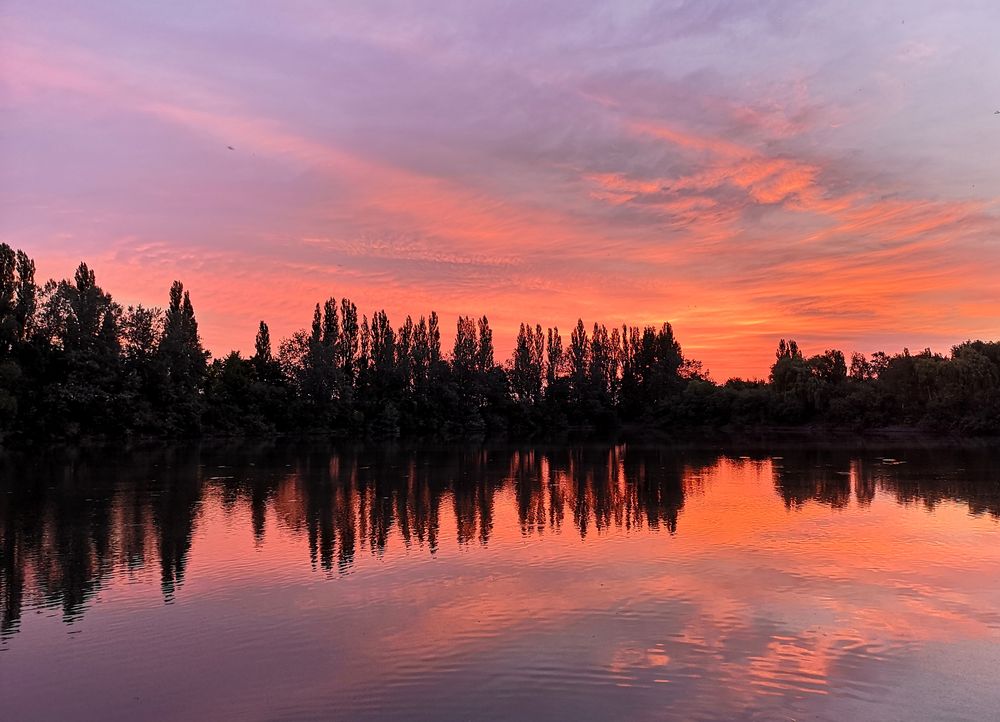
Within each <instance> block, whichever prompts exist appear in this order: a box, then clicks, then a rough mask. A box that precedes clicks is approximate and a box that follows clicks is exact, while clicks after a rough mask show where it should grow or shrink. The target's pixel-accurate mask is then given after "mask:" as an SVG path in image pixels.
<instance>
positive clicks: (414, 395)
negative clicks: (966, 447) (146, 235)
mask: <svg viewBox="0 0 1000 722" xmlns="http://www.w3.org/2000/svg"><path fill="white" fill-rule="evenodd" d="M34 275H35V265H34V263H33V262H32V260H31V259H30V258H28V256H27V255H26V254H25V253H24V252H22V251H15V250H14V249H12V248H11V247H10V246H8V245H6V244H0V434H2V435H3V438H5V439H7V440H8V441H17V440H26V439H53V438H70V439H72V438H78V437H81V436H98V435H102V436H122V435H128V434H140V435H151V436H171V437H177V436H197V435H202V434H224V435H247V434H252V435H260V434H275V433H321V434H329V435H335V436H355V437H361V436H366V437H375V438H391V437H398V436H436V437H460V436H481V435H496V434H508V435H513V436H539V435H547V434H551V433H553V432H558V431H560V430H565V429H569V428H586V429H594V430H608V429H614V428H617V427H620V426H622V425H630V426H636V427H642V428H651V429H652V428H655V429H665V430H671V431H678V430H684V429H700V428H711V429H730V428H732V429H739V428H744V429H745V428H751V429H756V428H764V427H794V426H819V427H823V426H829V427H839V428H847V429H852V430H863V429H870V428H879V427H888V426H905V427H913V428H921V429H925V430H928V431H934V432H942V433H963V434H984V435H987V434H996V433H998V432H1000V343H998V342H984V341H969V342H966V343H963V344H961V345H959V346H956V347H955V348H953V349H952V351H951V354H950V355H948V356H942V355H939V354H934V353H931V351H930V350H929V349H928V350H925V351H923V352H922V353H919V354H911V353H910V352H909V351H908V350H904V351H903V353H901V354H895V355H889V354H885V353H881V352H879V353H875V354H873V355H872V357H871V358H865V357H864V356H862V355H860V354H855V355H854V356H853V357H852V358H851V360H850V364H848V363H847V360H846V359H845V357H844V354H843V353H842V352H840V351H836V350H828V351H824V352H823V353H821V354H817V355H815V356H811V357H807V356H805V355H804V354H803V352H802V350H801V349H800V348H799V347H798V345H797V344H796V343H795V341H785V340H784V339H782V340H781V342H780V343H779V344H778V349H777V353H776V358H775V362H774V365H773V366H772V368H771V373H770V378H769V379H768V380H767V381H744V380H739V379H730V380H729V381H727V382H725V383H724V384H721V385H720V384H718V383H715V382H714V381H712V380H710V379H709V378H708V376H707V374H705V373H704V372H703V371H702V368H701V365H700V364H699V363H698V362H696V361H693V360H691V359H686V358H685V357H684V355H683V353H682V351H681V346H680V344H679V343H678V341H677V339H676V338H675V337H674V333H673V329H672V328H671V326H670V324H668V323H665V324H663V325H662V326H661V327H660V328H655V327H652V326H647V327H644V328H640V327H636V326H628V325H624V326H622V327H620V328H619V327H614V328H611V329H608V328H607V327H606V326H604V325H602V324H597V323H595V324H593V325H592V326H591V327H589V328H588V327H587V326H586V325H585V324H584V322H583V321H582V320H580V321H578V322H577V324H576V326H575V327H574V328H573V329H572V331H571V332H570V335H569V339H568V342H564V340H563V337H562V335H561V334H560V332H559V329H558V328H547V329H546V328H543V327H542V326H541V325H538V324H535V325H532V324H530V323H524V324H522V325H521V327H520V331H519V333H518V336H517V342H516V345H515V348H514V351H513V355H512V356H511V358H510V360H509V361H508V362H506V363H503V364H498V363H497V361H496V352H495V348H494V345H493V331H492V329H491V327H490V323H489V320H488V319H487V317H486V316H482V317H480V318H473V317H469V316H464V317H460V318H459V319H458V322H457V326H456V333H455V342H454V346H453V347H452V349H451V353H450V354H449V355H447V356H446V355H445V354H444V353H443V352H442V349H441V330H440V325H439V320H438V316H437V314H436V313H433V312H432V313H430V314H429V315H428V316H420V317H419V318H418V319H416V320H414V319H413V318H412V317H407V318H406V319H405V321H404V322H403V324H402V325H401V326H399V327H394V326H393V325H392V324H391V322H390V320H389V318H388V317H387V316H386V313H385V312H384V311H377V312H375V313H373V314H372V315H371V316H370V317H368V316H365V315H362V316H361V317H360V320H359V316H358V309H357V307H356V306H355V305H354V304H353V303H351V302H350V301H349V300H348V299H346V298H345V299H342V300H341V301H340V302H339V303H338V301H337V300H336V299H334V298H330V299H327V300H326V301H325V302H323V303H317V304H316V307H315V310H314V313H313V319H312V324H311V326H310V327H309V328H308V329H303V330H301V331H297V332H296V333H294V334H292V335H291V336H290V337H289V338H287V339H285V340H283V341H282V342H281V343H280V344H279V345H278V347H277V350H275V349H274V348H273V347H272V341H271V334H270V330H269V329H268V326H267V324H266V323H264V322H263V321H262V322H261V323H260V327H259V328H258V331H257V337H256V344H255V352H254V355H253V356H252V357H250V358H243V357H242V356H241V355H240V354H239V353H238V352H235V351H234V352H232V353H230V354H228V355H227V356H225V357H223V358H221V359H216V360H214V361H211V363H210V362H209V354H208V353H207V352H206V351H205V350H204V348H203V347H202V344H201V339H200V337H199V334H198V322H197V320H196V318H195V312H194V306H193V304H192V301H191V297H190V295H189V294H188V292H187V291H185V290H184V287H183V285H182V284H181V283H180V282H175V283H174V284H173V286H172V287H171V288H170V292H169V300H168V305H167V308H166V310H165V311H161V310H160V309H158V308H146V307H144V306H141V305H139V306H134V307H129V308H127V309H123V308H122V307H121V306H120V305H119V304H117V303H115V301H114V300H113V299H112V298H111V295H110V294H109V293H107V292H106V291H104V290H103V289H102V288H101V287H100V286H99V285H98V284H97V280H96V278H95V275H94V272H93V271H92V270H91V269H90V268H88V266H87V265H86V264H80V267H79V268H78V269H77V271H76V273H75V275H74V277H73V278H72V279H67V280H63V281H59V282H56V281H49V282H48V283H46V284H44V285H43V286H40V287H39V286H38V285H37V284H36V282H35V277H34Z"/></svg>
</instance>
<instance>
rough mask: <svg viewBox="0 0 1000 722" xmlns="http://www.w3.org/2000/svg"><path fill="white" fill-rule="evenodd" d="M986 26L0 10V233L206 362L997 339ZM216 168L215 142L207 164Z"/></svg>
mask: <svg viewBox="0 0 1000 722" xmlns="http://www.w3.org/2000/svg"><path fill="white" fill-rule="evenodd" d="M998 39H1000V3H997V2H963V3H948V4H946V3H940V2H934V3H931V2H912V1H910V2H879V3H870V2H866V3H860V2H858V3H854V2H828V1H824V0H820V1H819V2H803V3H789V2H781V3H779V2H757V3H751V2H672V3H628V2H616V3H591V2H582V1H579V0H574V2H537V1H536V2H472V1H470V0H466V1H465V2H424V3H416V2H362V3H358V2H352V3H339V2H281V3H246V2H239V3H237V2H225V1H213V2H209V3H205V2H190V1H186V0H182V1H179V2H170V3H150V2H104V1H102V0H88V1H87V2H69V1H68V0H66V1H63V2H52V1H48V0H31V1H30V2H29V1H27V0H5V1H4V2H3V3H2V4H0V112H2V114H3V122H2V126H0V239H2V240H5V241H7V242H8V243H11V244H12V245H14V246H15V247H19V248H23V249H25V250H26V251H28V252H29V253H30V254H31V255H33V256H34V257H35V258H36V260H37V262H38V266H39V275H40V276H41V277H42V278H47V277H50V276H57V277H63V276H67V275H69V274H71V273H72V270H73V268H74V267H75V265H76V263H78V262H79V261H80V260H86V261H88V262H89V263H90V264H91V265H92V266H93V267H94V268H95V269H96V271H97V274H98V280H99V282H100V283H102V285H103V286H104V287H105V288H106V289H107V290H109V291H111V292H112V293H113V294H114V295H115V297H116V298H117V299H119V300H120V301H122V302H125V303H132V302H136V301H140V300H141V301H143V302H145V303H147V304H149V303H154V304H160V305H162V304H164V303H165V301H166V292H167V289H168V287H169V284H170V282H171V280H173V279H174V278H179V279H181V280H183V281H184V282H185V284H186V285H187V286H188V287H189V288H190V289H191V292H192V298H193V300H194V303H195V309H196V311H197V312H198V316H199V319H200V322H201V329H202V335H203V337H204V340H205V342H206V344H207V345H208V347H209V348H210V349H211V350H212V351H213V352H215V353H216V354H220V353H224V352H225V351H228V350H229V349H230V348H241V349H243V350H246V349H248V348H252V343H253V335H254V333H255V330H256V324H257V321H258V320H259V319H261V318H263V319H265V320H267V321H268V322H269V323H270V324H271V327H272V335H274V336H276V337H280V336H283V335H286V334H288V333H290V332H291V331H293V330H294V329H295V328H298V327H301V326H304V325H306V324H307V323H308V322H309V320H310V318H311V308H312V305H313V304H314V303H315V302H316V301H317V300H321V299H323V298H326V297H327V296H331V295H332V296H336V297H341V296H343V295H348V296H350V297H351V298H352V299H354V300H355V301H356V302H357V303H358V305H359V308H360V309H361V311H363V312H365V313H369V314H370V313H371V312H372V311H374V310H376V309H377V308H382V307H384V308H386V310H387V311H388V312H389V315H390V318H391V319H392V320H393V321H394V322H396V323H397V324H398V323H401V322H402V320H403V318H404V316H405V314H406V313H412V314H414V315H416V314H419V313H426V312H427V311H429V310H430V309H432V308H434V309H436V310H437V311H438V312H439V313H440V314H441V315H442V318H443V320H444V323H445V325H446V327H450V326H451V325H452V324H453V322H454V316H455V315H457V314H459V313H484V312H485V313H488V314H489V316H490V319H491V322H492V323H493V325H494V327H495V328H496V329H497V333H496V337H497V340H498V346H499V348H498V354H499V355H500V356H501V357H504V356H506V354H507V353H508V351H509V346H510V345H511V343H512V338H513V333H514V332H515V331H516V327H517V324H518V323H519V322H520V321H522V320H524V321H531V322H533V323H534V322H539V323H542V324H543V325H551V324H558V325H559V326H560V327H562V328H564V329H566V330H567V331H568V327H569V326H570V325H571V324H572V323H573V322H575V320H576V318H577V317H578V316H582V317H583V318H584V320H585V321H587V322H588V323H590V322H592V321H594V320H600V321H604V322H607V323H609V324H611V323H621V322H622V321H623V320H628V321H631V322H637V323H643V322H650V323H659V322H661V321H663V320H670V321H672V322H673V323H674V325H675V328H676V330H677V333H678V335H679V337H680V340H681V342H682V344H683V345H684V348H685V351H686V353H688V354H689V355H692V356H694V357H696V358H700V359H702V360H703V361H705V362H706V365H707V366H708V367H709V369H711V371H712V373H713V376H714V377H715V378H717V379H720V380H724V379H725V378H726V377H727V376H729V375H731V374H740V375H749V376H760V375H764V374H766V371H767V367H768V364H769V363H770V361H771V360H772V359H773V348H774V346H775V344H776V342H777V339H778V338H779V337H781V336H786V337H787V336H792V337H795V338H797V339H798V340H799V343H800V345H801V346H803V347H804V348H805V350H806V351H807V352H810V353H812V352H818V351H821V350H823V348H827V347H839V348H842V349H844V350H845V351H847V352H850V351H852V350H859V351H865V352H870V351H873V350H876V349H880V348H885V349H887V350H898V349H899V348H901V347H902V346H903V345H909V346H911V347H913V348H923V347H924V346H928V345H930V346H933V347H934V348H935V349H936V350H942V351H945V350H947V347H948V346H949V345H950V344H952V343H954V342H957V341H961V340H964V339H966V338H969V337H987V338H998V337H1000V284H998V283H997V281H996V278H997V277H998V272H1000V114H996V113H995V112H994V111H996V110H1000V40H998ZM227 146H233V150H229V149H228V148H227Z"/></svg>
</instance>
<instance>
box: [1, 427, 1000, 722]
mask: <svg viewBox="0 0 1000 722" xmlns="http://www.w3.org/2000/svg"><path fill="white" fill-rule="evenodd" d="M41 456H42V458H38V459H33V460H31V461H30V462H14V461H10V460H8V461H7V462H6V464H5V466H4V468H3V470H2V480H0V565H2V566H0V602H2V610H0V612H2V620H0V624H2V628H0V705H2V706H0V717H2V718H3V719H10V720H33V719H38V720H53V719H70V718H81V719H127V720H132V719H141V718H148V719H184V720H198V719H204V720H217V719H223V718H240V719H349V720H364V719H391V718H394V717H399V718H406V719H428V720H430V719H433V720H450V719H517V720H523V719H584V720H586V719H597V720H605V719H628V720H645V719H649V720H662V719H683V720H692V719H709V720H716V719H717V720H729V719H769V720H770V719H778V720H789V719H795V720H816V719H819V720H849V719H850V720H893V719H899V720H915V719H934V720H937V719H969V720H984V719H997V718H998V715H1000V712H998V710H1000V685H998V684H997V681H998V674H1000V672H998V670H1000V522H998V518H1000V451H990V450H989V449H966V450H942V449H926V448H923V449H921V448H910V449H894V450H886V449H880V450H872V449H853V450H844V449H840V450H836V449H803V448H801V447H799V448H772V449H768V451H767V452H766V453H763V452H760V451H752V452H751V451H746V450H742V451H741V450H735V451H732V450H727V451H718V450H715V451H706V450H694V449H672V448H640V447H637V446H633V445H619V446H603V447H601V446H587V447H550V448H547V447H538V448H509V447H490V448H480V447H477V448H467V447H466V448H430V449H429V448H420V449H414V448H406V447H400V448H376V449H370V448H369V449H364V448H349V449H333V448H326V447H324V448H318V447H315V446H311V447H310V446H269V447H263V448H261V447H247V446H236V447H226V448H213V449H208V448H204V447H203V448H201V449H198V448H170V449H154V450H141V451H134V452H132V453H130V454H128V455H122V456H120V457H116V456H115V455H111V454H95V453H91V454H78V455H75V456H66V455H60V454H58V453H50V454H44V455H41ZM887 457H888V458H887Z"/></svg>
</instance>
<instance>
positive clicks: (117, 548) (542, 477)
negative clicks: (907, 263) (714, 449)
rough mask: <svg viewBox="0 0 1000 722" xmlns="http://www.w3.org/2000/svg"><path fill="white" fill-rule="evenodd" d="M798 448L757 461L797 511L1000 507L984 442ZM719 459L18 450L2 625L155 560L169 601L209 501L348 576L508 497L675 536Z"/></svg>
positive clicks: (481, 518) (9, 488)
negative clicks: (116, 454)
mask: <svg viewBox="0 0 1000 722" xmlns="http://www.w3.org/2000/svg"><path fill="white" fill-rule="evenodd" d="M783 454H784V460H782V461H779V460H773V461H769V460H768V458H767V457H761V458H760V459H758V460H757V461H750V462H748V463H751V464H759V465H760V468H769V469H770V470H771V471H772V472H773V479H774V485H775V490H776V492H777V493H778V495H779V497H780V498H781V499H782V500H783V502H784V503H785V505H786V506H788V507H789V508H796V507H799V506H802V505H803V504H806V503H810V502H813V503H821V504H826V505H829V506H831V507H834V508H842V507H844V506H847V505H849V504H850V503H851V500H852V499H853V500H855V502H856V503H857V504H859V505H862V506H863V505H867V504H870V503H871V502H872V500H873V499H874V498H875V497H876V495H877V494H886V495H889V496H890V498H893V499H895V500H897V501H898V502H900V503H907V504H909V503H920V504H924V505H926V506H927V507H929V508H933V507H934V506H936V505H937V504H939V503H942V502H945V501H958V502H960V503H964V504H967V505H968V507H969V509H970V511H971V512H973V513H984V512H985V513H989V514H991V515H993V516H995V517H998V518H1000V487H998V486H997V483H996V480H997V479H1000V460H998V459H997V458H996V455H995V454H991V453H989V451H988V450H986V449H983V450H978V451H977V450H973V451H966V452H962V453H960V454H959V453H951V454H943V453H941V452H940V451H939V450H925V451H913V450H910V451H907V452H896V453H895V454H894V455H893V456H895V457H899V460H901V461H902V460H905V461H907V462H908V463H905V464H901V463H896V462H895V461H893V460H892V459H889V458H888V457H886V456H877V455H874V454H872V453H868V452H866V453H864V454H861V453H858V452H845V451H831V450H794V451H784V452H783ZM717 463H719V460H718V457H717V456H716V455H714V454H707V455H704V456H698V455H697V454H695V453H694V452H692V451H690V450H688V451H683V452H680V451H677V450H670V449H662V448H661V449H655V448H652V449H651V448H642V447H637V446H631V445H626V444H622V445H616V446H611V447H608V446H603V447H602V446H577V447H568V446H559V447H552V448H546V447H534V448H516V449H508V448H502V447H499V448H497V447H480V448H474V449H470V448H468V447H462V448H450V447H420V448H406V447H394V446H383V447H379V448H377V449H372V448H364V447H344V448H337V449H331V448H329V447H326V446H323V445H304V446H290V445H286V446H281V447H275V446H263V447H257V446H246V445H236V446H233V447H204V448H189V449H166V450H164V449H160V450H156V451H140V452H136V453H133V454H130V455H128V456H127V457H125V458H124V459H115V458H103V457H100V456H97V457H89V456H87V455H85V454H82V455H81V454H76V455H73V456H70V457H69V458H66V457H60V456H58V455H55V456H51V457H44V458H40V459H35V460H30V461H28V462H19V463H18V464H13V463H10V462H8V464H7V466H6V467H3V468H0V492H2V493H0V636H2V637H6V636H9V635H10V634H12V633H13V632H14V631H15V630H16V629H17V626H18V624H19V620H20V616H21V612H22V609H23V608H24V606H25V605H26V604H32V605H37V604H41V605H47V606H55V607H59V608H61V609H62V612H63V617H64V619H65V620H67V621H72V620H73V619H75V618H76V617H78V616H79V615H80V614H81V613H82V612H83V610H84V609H85V608H86V606H87V605H88V603H89V601H90V600H91V599H92V598H93V597H94V595H95V594H96V592H97V591H98V590H99V589H100V588H101V586H102V585H103V584H104V583H105V582H106V581H107V580H108V579H110V578H112V577H114V576H117V575H125V574H133V573H135V572H136V571H138V570H144V569H150V568H152V569H156V565H158V567H159V576H160V582H161V585H162V590H163V596H164V599H165V600H166V601H170V600H171V599H173V598H174V597H175V596H176V595H177V594H179V593H180V589H181V586H182V584H183V581H184V576H185V569H186V567H187V564H188V561H189V557H190V555H191V544H192V535H193V533H194V530H195V525H196V522H197V519H198V517H199V510H200V509H201V507H202V506H203V505H205V504H215V505H218V508H219V509H220V510H222V511H223V512H224V513H225V514H228V515H235V514H242V515H244V518H245V519H246V520H247V521H246V524H247V527H248V531H249V536H250V538H252V539H253V542H254V543H255V544H257V545H266V543H267V535H268V534H269V533H271V531H270V530H269V527H268V524H273V523H277V525H278V527H279V528H280V529H282V530H283V531H284V532H285V533H289V534H291V535H292V536H293V537H296V538H300V539H302V540H303V545H304V547H307V548H308V553H309V555H310V558H311V559H312V563H313V566H314V568H317V569H323V570H324V571H327V572H330V573H345V572H347V571H349V570H350V568H351V567H352V565H353V564H354V563H355V558H356V555H357V554H358V551H359V550H364V549H366V548H367V550H368V551H369V552H370V553H373V554H379V555H380V554H383V553H385V551H386V549H387V548H389V547H391V546H392V545H393V544H401V545H405V546H406V547H410V548H412V547H416V548H419V549H423V550H426V552H427V553H430V554H434V553H436V551H437V550H438V548H439V546H440V543H441V539H442V534H443V533H444V532H443V530H442V512H443V511H444V514H445V517H444V518H445V522H444V523H445V531H447V532H448V533H450V530H448V529H447V527H449V526H450V524H451V523H452V522H451V521H450V520H449V519H448V511H449V510H450V511H451V513H452V514H453V516H454V527H455V528H454V539H455V540H456V541H457V543H459V544H461V545H469V544H487V543H488V542H489V541H490V538H491V536H492V535H493V533H494V531H495V526H496V525H497V521H496V519H497V516H496V509H497V507H498V505H500V504H502V503H503V501H502V500H509V503H510V504H512V507H511V511H512V512H514V513H516V516H517V522H516V523H517V525H518V527H519V531H520V533H521V534H523V535H533V534H542V533H546V532H550V531H559V530H563V529H564V527H565V525H566V524H567V520H569V519H571V520H572V524H573V526H574V527H575V530H576V533H578V534H579V535H580V537H581V538H582V539H589V538H591V537H592V536H593V535H594V534H602V533H605V532H607V531H609V530H611V529H622V530H626V531H628V530H634V529H643V528H647V529H660V528H662V529H666V530H667V531H669V532H670V533H674V532H675V531H676V530H677V525H678V516H679V514H680V511H681V510H682V509H683V507H684V502H685V497H686V494H687V493H690V491H691V489H692V488H694V487H696V486H697V484H699V483H700V482H699V479H701V478H703V477H704V476H705V474H704V473H703V472H704V470H705V469H707V468H710V467H711V466H713V465H715V464H717ZM727 463H728V462H727ZM271 520H273V521H271Z"/></svg>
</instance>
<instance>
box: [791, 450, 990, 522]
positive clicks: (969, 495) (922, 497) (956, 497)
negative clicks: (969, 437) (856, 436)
mask: <svg viewBox="0 0 1000 722" xmlns="http://www.w3.org/2000/svg"><path fill="white" fill-rule="evenodd" d="M784 455H785V456H784V460H783V461H782V462H781V463H780V464H778V463H776V464H775V465H774V467H773V470H774V485H775V490H776V491H777V493H778V495H779V496H780V497H781V498H782V500H783V501H784V502H785V505H786V506H788V507H790V508H792V507H799V506H802V505H803V504H805V503H806V502H808V501H816V502H819V503H821V504H826V505H828V506H831V507H833V508H843V507H846V506H847V505H848V504H850V501H851V496H852V493H853V496H854V499H855V501H856V502H857V504H858V505H859V506H867V505H869V504H871V503H872V501H873V500H874V499H875V496H876V494H877V492H879V491H881V492H884V493H886V494H889V495H890V496H891V497H893V498H894V499H895V500H896V501H897V502H899V503H904V504H910V503H920V504H923V505H924V506H926V507H927V508H928V509H933V508H934V507H935V506H937V505H938V504H939V503H941V502H944V501H953V502H958V503H962V504H967V505H968V507H969V511H970V512H971V513H973V514H981V513H988V514H990V515H992V516H995V517H998V518H1000V486H998V485H997V481H996V480H997V479H1000V457H997V455H996V454H995V453H994V452H991V451H990V450H989V449H985V448H966V449H960V450H954V449H953V450H946V449H936V448H933V447H931V448H905V449H902V450H896V451H890V452H878V453H876V452H872V451H865V452H863V453H862V452H857V451H854V452H851V451H845V450H830V449H824V450H809V451H792V452H790V451H785V452H784Z"/></svg>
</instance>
